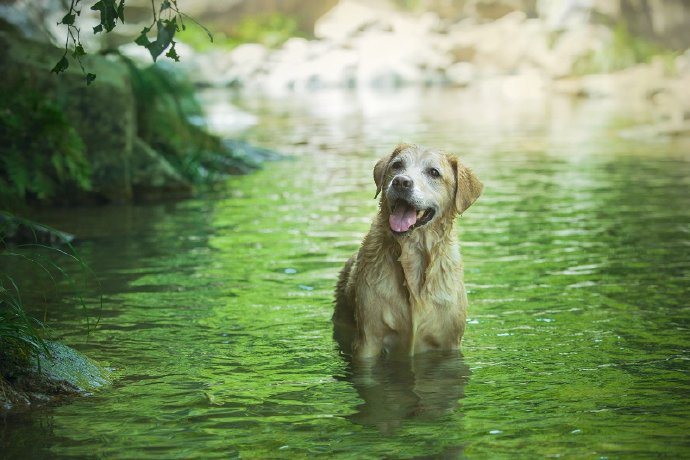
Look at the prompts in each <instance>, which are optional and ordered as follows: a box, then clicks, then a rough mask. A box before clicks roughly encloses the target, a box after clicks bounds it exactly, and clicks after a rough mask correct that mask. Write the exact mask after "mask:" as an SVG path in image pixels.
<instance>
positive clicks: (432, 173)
mask: <svg viewBox="0 0 690 460" xmlns="http://www.w3.org/2000/svg"><path fill="white" fill-rule="evenodd" d="M426 172H427V173H428V174H429V175H430V176H431V177H441V173H440V172H439V171H438V169H436V168H429V169H427V170H426Z"/></svg>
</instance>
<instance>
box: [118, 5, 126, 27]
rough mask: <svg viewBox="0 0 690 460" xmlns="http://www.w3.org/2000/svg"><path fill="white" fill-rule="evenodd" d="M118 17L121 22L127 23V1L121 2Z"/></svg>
mask: <svg viewBox="0 0 690 460" xmlns="http://www.w3.org/2000/svg"><path fill="white" fill-rule="evenodd" d="M117 17H118V18H120V22H122V23H123V24H124V23H125V0H120V3H119V5H117Z"/></svg>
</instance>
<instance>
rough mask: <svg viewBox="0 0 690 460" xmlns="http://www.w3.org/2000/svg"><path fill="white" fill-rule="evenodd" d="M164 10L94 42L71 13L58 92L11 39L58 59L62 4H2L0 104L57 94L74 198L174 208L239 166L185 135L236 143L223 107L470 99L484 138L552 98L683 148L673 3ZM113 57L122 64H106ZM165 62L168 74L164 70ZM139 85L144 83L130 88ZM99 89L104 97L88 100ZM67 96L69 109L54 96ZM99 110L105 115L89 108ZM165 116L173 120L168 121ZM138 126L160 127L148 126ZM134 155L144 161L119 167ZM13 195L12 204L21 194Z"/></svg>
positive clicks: (677, 4)
mask: <svg viewBox="0 0 690 460" xmlns="http://www.w3.org/2000/svg"><path fill="white" fill-rule="evenodd" d="M82 3H83V2H82ZM111 3H112V4H113V5H114V4H115V3H114V2H111ZM166 4H168V3H166V2H162V3H160V5H159V4H158V3H155V2H154V9H153V10H152V4H151V3H150V2H148V1H145V0H129V1H127V2H125V8H124V16H123V17H124V18H125V21H124V22H121V21H117V20H116V21H115V23H114V24H116V25H117V27H114V29H113V30H112V31H110V32H109V33H98V34H94V33H91V28H92V27H95V26H98V24H99V22H100V21H101V20H102V16H101V15H100V14H99V12H98V11H94V10H93V9H90V8H89V7H90V6H92V5H91V3H86V4H83V5H81V6H80V7H79V8H80V13H81V14H80V15H79V16H78V18H77V19H78V20H77V25H78V26H79V27H80V28H81V33H80V34H79V39H80V43H81V44H83V49H85V50H86V53H87V54H86V56H85V57H84V58H83V59H85V61H84V62H85V63H88V64H87V65H86V66H84V65H83V64H82V63H80V62H77V61H76V60H75V59H74V56H73V53H72V51H70V52H69V53H67V54H66V55H65V57H66V58H68V62H71V63H72V64H71V66H70V67H69V69H67V71H66V74H67V76H66V77H65V78H63V79H62V80H59V81H58V79H55V78H53V77H54V75H50V74H48V73H46V72H45V71H44V70H45V69H46V67H47V68H50V67H52V66H53V65H54V64H55V62H57V61H58V59H59V57H60V56H61V53H60V52H59V50H57V49H56V48H51V47H45V46H43V47H40V46H36V45H35V42H27V43H26V44H21V43H20V41H21V40H19V38H18V37H27V38H29V39H31V40H37V41H39V42H42V43H44V44H47V43H50V44H53V45H54V46H56V47H58V48H60V47H62V48H64V46H65V40H66V39H67V43H68V45H69V47H70V49H72V48H73V45H74V44H73V43H72V42H70V36H69V35H68V29H67V27H66V26H65V24H61V21H62V18H63V16H64V15H65V12H66V11H68V8H69V5H70V2H67V1H63V2H53V1H43V0H42V1H28V0H14V1H9V0H3V1H2V2H0V16H1V17H2V19H3V21H4V23H5V24H6V26H4V28H5V29H6V32H5V34H4V37H5V38H4V41H5V45H6V46H5V49H6V51H5V52H4V53H3V54H4V56H3V65H4V69H5V72H6V75H7V76H6V78H5V81H4V83H3V88H4V90H5V91H8V92H10V93H12V92H14V93H16V91H12V89H16V88H18V87H21V86H24V87H27V89H29V87H31V88H34V89H37V90H38V92H40V93H46V94H47V93H51V92H53V93H55V94H56V95H58V97H57V99H56V100H57V101H58V105H60V106H61V108H60V110H61V111H64V112H65V113H67V114H68V118H69V120H68V122H69V123H68V124H71V125H74V126H75V127H76V130H77V132H78V134H79V136H80V137H81V140H82V141H83V143H84V144H85V147H84V149H83V150H84V152H85V153H84V154H85V155H86V157H88V158H87V159H86V160H85V162H86V163H90V164H91V167H90V169H89V168H87V167H86V166H84V167H83V168H81V169H80V168H79V167H76V166H75V167H74V168H72V169H71V170H73V172H74V174H72V175H73V176H74V177H73V178H72V179H73V180H72V182H76V183H77V187H76V188H77V189H79V188H81V189H84V188H85V187H83V186H80V185H79V184H80V180H81V182H82V185H83V184H85V183H86V182H88V181H87V179H89V180H90V181H91V186H92V187H91V190H92V191H93V190H95V191H96V192H97V193H96V195H99V196H100V198H104V199H105V200H106V201H113V200H114V201H122V200H124V201H128V200H131V199H132V198H133V197H135V195H137V193H139V194H140V195H142V196H143V195H146V194H148V193H149V192H150V193H153V194H154V195H155V194H156V193H158V192H157V191H156V190H161V189H165V188H167V191H174V192H175V193H179V194H181V195H185V194H188V193H189V191H190V190H191V187H192V186H194V185H195V184H198V183H200V182H204V180H205V179H204V178H205V177H207V176H208V175H209V174H208V173H209V172H213V171H215V170H219V171H220V172H221V173H225V172H228V171H229V172H233V171H236V170H238V169H243V168H245V166H246V165H243V164H242V162H241V161H240V162H238V163H237V164H228V163H232V161H230V160H228V159H227V158H228V157H230V156H233V155H231V154H230V153H231V152H232V151H235V154H234V157H237V156H238V155H239V156H241V153H237V150H238V149H237V148H235V149H234V150H233V148H232V146H227V145H226V146H220V144H219V143H218V142H216V141H215V140H211V139H208V138H204V139H202V140H199V135H200V133H199V132H193V131H194V130H195V129H194V128H190V127H189V126H186V125H188V124H189V123H192V124H193V125H195V126H198V127H200V128H203V130H205V131H211V132H212V133H214V134H216V135H219V136H220V137H223V138H227V137H233V136H234V137H237V136H238V135H240V133H241V132H242V130H243V129H246V128H247V127H250V126H253V125H256V123H257V117H256V114H253V113H251V110H241V109H240V108H238V107H237V106H238V104H237V103H233V102H232V101H231V99H232V98H233V97H235V96H240V97H245V98H249V99H255V98H257V97H270V98H274V99H275V100H278V99H280V98H286V97H291V96H292V97H293V100H296V99H295V98H300V97H306V96H307V95H309V97H324V95H325V94H331V95H332V94H333V90H342V91H345V93H342V92H341V94H347V92H348V91H349V92H350V94H355V93H357V94H360V95H361V94H365V93H367V92H371V91H374V92H375V93H371V94H369V95H368V96H366V97H365V99H366V104H367V105H368V106H372V107H373V106H376V105H381V104H387V103H388V102H386V97H382V95H383V94H385V92H391V91H395V90H401V89H410V88H418V89H434V88H436V89H456V90H458V89H467V90H468V91H467V93H468V94H475V95H477V97H478V98H480V99H481V100H479V99H477V98H475V100H476V102H477V104H478V107H482V109H481V111H482V112H483V113H485V114H486V116H487V117H490V118H491V120H492V121H491V123H496V124H501V120H505V114H501V109H500V107H501V105H503V104H505V103H509V104H510V105H513V106H514V105H515V104H513V102H515V101H518V105H520V104H521V105H523V106H525V105H532V106H535V107H536V106H537V105H538V106H543V103H544V102H545V101H547V100H555V99H556V98H561V97H565V98H570V100H572V101H576V100H581V101H582V100H599V101H606V102H607V103H608V104H609V106H611V105H612V104H615V105H618V106H619V107H620V108H621V110H623V111H625V112H627V113H630V114H631V120H630V121H631V122H630V123H628V125H627V126H625V127H622V128H625V129H622V130H621V131H622V134H623V135H625V136H632V137H642V138H647V139H649V138H655V137H659V136H661V137H664V136H673V137H675V136H686V135H687V133H688V130H689V129H690V128H689V122H688V117H690V114H689V110H690V90H688V88H690V51H688V48H689V47H690V34H688V32H687V31H688V30H690V7H689V6H688V4H687V2H684V1H682V0H667V1H663V2H661V1H653V0H562V1H545V0H496V1H489V0H456V1H451V0H445V1H444V0H414V1H413V0H409V1H404V0H372V1H357V0H341V1H335V0H332V1H331V0H329V1H316V0H313V1H312V0H307V1H287V0H286V1H271V0H260V1H240V0H235V1H227V2H222V3H219V2H211V1H208V2H207V1H194V2H179V4H177V3H176V4H175V5H177V6H179V8H180V12H181V13H180V14H178V12H176V11H173V9H171V8H167V9H166V8H162V7H163V6H164V5H166ZM159 10H160V11H159ZM164 18H168V19H174V20H176V21H177V22H176V25H177V26H178V29H179V30H178V31H176V32H175V34H174V42H175V49H174V50H173V51H174V56H173V55H172V54H170V53H167V54H170V56H164V55H162V54H161V55H160V57H159V59H158V61H157V65H156V66H154V67H153V69H149V67H150V66H151V63H152V58H151V52H150V50H149V49H147V48H146V47H145V46H141V44H136V43H135V41H136V40H137V37H139V36H140V35H141V36H142V37H143V38H144V41H145V42H148V40H156V28H155V25H156V19H164ZM145 27H147V28H149V29H152V30H150V31H149V32H148V38H146V35H147V34H142V30H144V28H145ZM10 29H11V30H13V31H14V33H12V34H10V33H9V32H8V31H9V30H10ZM74 32H75V30H74V29H73V30H72V33H73V34H74ZM22 43H23V42H22ZM30 43H32V44H30ZM164 45H165V46H166V47H167V46H169V45H170V40H169V39H168V40H167V41H164ZM166 49H167V50H169V49H170V48H166ZM163 51H165V50H163ZM101 53H105V54H104V55H105V56H106V59H103V58H100V55H101ZM113 53H116V54H118V55H120V56H122V59H124V61H122V60H120V62H118V63H116V59H113ZM171 57H173V58H174V59H172V58H171ZM178 57H179V61H180V62H174V60H177V59H178ZM123 62H126V64H123ZM99 67H100V68H102V71H101V72H100V80H99V83H101V84H100V85H97V86H98V88H96V89H94V90H93V91H91V96H90V99H91V100H90V101H88V102H87V101H86V100H85V99H84V98H85V97H86V96H85V94H86V93H84V92H83V91H81V89H78V88H77V87H76V86H75V85H74V83H71V82H76V81H77V80H76V79H78V78H83V75H84V74H85V73H86V72H88V73H91V72H93V73H94V74H96V75H98V74H99V72H97V71H96V70H97V69H99ZM128 72H129V74H128ZM132 72H134V73H133V74H132ZM146 73H150V74H155V75H156V76H155V77H151V76H149V77H146V76H142V75H143V74H146ZM27 75H30V77H27ZM70 75H72V76H71V77H70ZM29 80H31V83H29ZM168 80H173V81H174V82H175V84H174V85H173V84H172V83H171V82H167V83H165V82H166V81H168ZM156 82H157V83H156ZM106 86H110V87H109V88H108V89H105V87H106ZM166 88H168V90H166ZM173 88H174V89H173ZM209 89H211V91H209ZM212 89H218V90H220V91H221V93H218V92H215V93H214V92H213V91H212ZM99 91H102V92H103V95H102V97H101V96H94V95H95V93H97V92H99ZM68 93H69V94H71V96H70V97H60V96H59V95H60V94H68ZM408 93H409V91H408ZM115 94H117V96H114V95H115ZM315 95H318V96H315ZM111 98H112V99H116V100H112V101H111V100H109V99H111ZM347 99H348V98H347V97H345V99H344V101H345V102H344V104H340V105H338V104H337V103H334V100H333V99H332V98H331V99H329V100H328V101H327V102H323V101H322V102H314V105H315V106H320V107H326V106H327V107H329V109H328V110H330V111H331V112H332V113H336V112H338V107H339V106H340V107H341V109H342V107H344V106H348V104H349V103H351V102H352V100H350V101H347ZM127 100H129V101H130V102H127V103H125V102H124V101H127ZM154 100H155V103H153V101H154ZM79 101H81V102H79ZM381 101H382V102H381ZM511 101H513V102H511ZM15 105H16V104H15ZM99 105H102V106H103V107H104V108H110V109H109V110H99V109H98V108H97V107H98V106H99ZM239 105H242V104H239ZM84 106H87V107H90V109H88V110H87V109H85V107H84ZM118 106H119V107H120V108H119V109H117V110H116V111H113V110H112V108H113V107H118ZM126 106H127V107H126ZM244 106H245V108H247V107H248V104H244ZM489 107H494V108H495V110H489V109H488V108H489ZM343 110H345V109H343ZM343 110H340V112H342V111H343ZM176 111H177V112H180V113H178V114H177V115H179V116H178V117H177V119H175V120H173V119H171V117H172V115H171V114H173V113H174V112H176ZM345 111H347V110H345ZM91 112H98V113H99V114H100V115H99V117H101V118H103V120H102V121H101V124H100V126H101V128H103V129H102V130H99V129H96V128H94V127H93V126H91V125H90V124H89V122H90V120H93V117H92V116H91ZM116 112H117V115H115V113H116ZM166 117H167V118H168V119H167V121H161V120H162V119H164V118H166ZM123 120H128V121H126V122H125V123H124V124H123ZM151 120H157V121H156V122H155V123H151V125H150V126H147V123H149V122H151ZM109 125H114V126H109ZM162 125H165V126H167V128H166V129H167V130H168V131H167V132H168V133H170V132H171V130H172V131H175V132H177V133H178V134H179V133H186V134H185V135H184V136H182V137H185V136H186V140H185V139H173V137H174V136H169V135H167V134H166V133H165V132H161V130H162V128H161V126H162ZM202 125H203V126H202ZM105 126H107V128H104V127H105ZM173 126H174V128H171V127H173ZM20 131H21V129H20ZM99 131H102V132H99ZM157 132H158V134H156V133H157ZM95 133H98V134H95ZM6 136H8V138H9V137H12V136H11V135H10V133H6ZM104 136H105V137H104ZM401 136H403V137H404V134H401ZM14 137H15V138H16V137H17V136H16V133H15V135H14ZM178 137H179V136H178ZM202 137H203V136H202ZM104 139H108V140H107V141H105V143H106V144H112V145H114V146H115V148H113V149H110V150H112V152H110V153H108V154H100V153H98V152H96V151H95V150H96V149H95V148H94V145H93V144H94V143H95V142H98V143H100V144H103V143H104ZM190 139H194V141H193V142H192V143H196V144H195V145H196V147H195V150H196V151H199V150H206V151H207V152H209V153H208V155H202V154H198V153H197V154H196V156H195V155H194V154H191V153H190V152H185V150H188V149H187V147H185V142H188V141H189V140H190ZM10 143H11V142H10ZM199 143H201V144H199ZM65 144H66V145H70V142H69V140H66V141H65ZM77 147H78V146H77ZM202 147H203V148H202ZM133 149H135V150H136V149H139V150H141V149H145V150H146V151H147V152H148V153H147V154H146V155H142V154H141V153H139V154H133V155H132V154H131V152H132V150H133ZM74 150H75V151H76V150H80V148H75V149H74ZM99 150H102V149H100V148H99ZM106 150H108V148H107V147H106ZM213 152H216V153H219V155H217V156H215V157H214V155H213ZM190 155H191V156H190ZM77 156H78V155H77ZM117 156H119V157H122V158H121V159H120V160H116V159H115V157H117ZM130 156H131V157H132V158H135V159H136V158H143V157H146V158H148V159H147V160H142V161H143V163H142V162H139V163H142V164H140V165H139V166H138V167H137V166H136V165H135V166H132V165H129V160H127V158H129V157H130ZM154 157H155V158H156V159H155V160H153V163H155V164H159V163H161V162H163V163H170V164H171V166H172V168H173V169H174V170H176V171H177V172H178V173H179V174H178V176H180V175H181V177H174V176H175V175H174V174H168V173H167V172H165V171H159V172H160V174H158V177H157V178H155V180H154V178H153V177H152V176H151V174H150V173H147V172H145V171H144V170H146V167H145V165H151V164H152V162H151V158H154ZM77 163H78V162H77ZM135 163H136V161H135ZM159 166H160V165H159ZM166 168H167V167H165V168H164V169H166ZM199 168H201V169H199ZM15 169H16V168H15ZM87 169H88V171H87ZM130 169H131V170H130ZM154 169H156V170H160V169H161V168H160V167H154ZM167 169H168V170H169V169H170V168H167ZM80 170H83V172H84V173H83V174H82V176H83V177H81V178H80V176H79V171H80ZM168 172H170V171H168ZM54 175H55V171H53V172H51V173H50V174H48V176H51V177H52V176H54ZM221 175H222V174H221ZM82 179H83V180H82ZM85 181H86V182H85ZM156 181H158V182H156ZM58 182H60V181H58ZM62 182H65V181H62ZM155 183H160V184H162V185H161V186H155V185H153V184H155ZM190 183H191V185H190ZM185 184H186V185H185ZM55 185H56V186H58V185H59V184H55ZM60 187H62V188H65V187H63V186H62V185H59V187H58V188H60ZM18 190H19V192H20V193H19V194H20V195H22V200H23V196H24V190H23V188H22V187H19V188H18ZM137 190H138V191H139V192H137ZM40 192H41V191H40V190H38V191H36V190H34V193H33V195H37V194H41V193H40ZM42 195H43V196H44V198H41V199H39V201H40V200H44V201H46V199H47V195H49V193H42ZM91 195H93V193H92V194H91ZM100 198H99V199H100ZM5 201H6V202H8V203H9V202H12V201H13V200H12V199H7V200H5ZM47 201H50V200H47ZM76 201H80V199H77V200H76Z"/></svg>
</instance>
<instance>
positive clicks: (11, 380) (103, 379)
mask: <svg viewBox="0 0 690 460" xmlns="http://www.w3.org/2000/svg"><path fill="white" fill-rule="evenodd" d="M45 343H46V347H47V352H42V353H41V354H39V355H38V357H36V358H34V359H31V360H30V361H28V362H27V361H26V360H25V359H17V357H11V356H9V357H8V356H4V355H3V356H1V357H0V371H1V373H0V409H11V408H12V407H15V406H29V405H35V404H46V403H55V402H60V401H62V400H64V399H65V398H69V397H74V396H79V395H81V396H88V395H91V394H93V393H94V392H96V391H98V390H99V389H101V388H103V387H104V386H107V385H109V384H110V383H111V382H112V375H111V373H110V371H109V370H107V369H105V368H104V367H102V366H99V365H98V364H97V363H95V362H94V361H93V360H91V359H90V358H88V357H87V356H85V355H83V354H82V353H79V352H78V351H76V350H75V349H73V348H71V347H68V346H67V345H64V344H61V343H59V342H51V341H46V342H45Z"/></svg>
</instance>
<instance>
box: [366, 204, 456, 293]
mask: <svg viewBox="0 0 690 460" xmlns="http://www.w3.org/2000/svg"><path fill="white" fill-rule="evenodd" d="M375 226H376V227H378V231H379V232H380V235H381V237H382V238H384V239H385V240H386V241H387V244H386V245H385V247H388V248H391V249H393V251H394V252H393V254H389V255H388V256H389V257H391V258H392V259H394V260H396V261H397V262H398V263H400V266H401V268H402V271H403V275H404V277H405V282H406V285H407V289H408V291H409V293H410V297H411V300H414V301H415V302H414V303H415V304H418V305H420V306H421V305H426V304H427V303H428V302H426V301H425V296H426V295H427V293H428V291H430V290H431V289H432V286H433V284H434V283H435V282H437V281H438V280H437V279H436V278H439V277H443V276H444V274H445V273H446V272H447V271H448V270H447V269H448V268H449V266H450V265H455V264H459V263H460V253H459V249H458V248H459V246H458V238H457V234H456V230H455V219H454V218H445V219H438V220H437V221H436V222H430V223H429V224H427V225H426V226H424V227H421V228H417V229H414V230H413V231H412V232H411V233H410V234H408V235H401V236H397V235H394V234H393V233H392V232H391V230H390V227H389V225H388V216H387V215H386V214H385V213H384V212H380V213H379V215H378V219H377V222H376V224H375Z"/></svg>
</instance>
